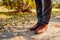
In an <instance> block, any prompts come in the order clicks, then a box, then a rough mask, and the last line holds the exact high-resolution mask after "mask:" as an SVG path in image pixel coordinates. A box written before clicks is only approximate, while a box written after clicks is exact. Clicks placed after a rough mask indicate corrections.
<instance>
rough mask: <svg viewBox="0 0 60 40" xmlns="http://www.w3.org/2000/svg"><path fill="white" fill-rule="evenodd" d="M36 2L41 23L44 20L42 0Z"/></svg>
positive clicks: (39, 22)
mask: <svg viewBox="0 0 60 40" xmlns="http://www.w3.org/2000/svg"><path fill="white" fill-rule="evenodd" d="M35 3H36V12H37V18H38V22H37V23H38V24H39V25H40V24H41V20H42V1H41V0H35Z"/></svg>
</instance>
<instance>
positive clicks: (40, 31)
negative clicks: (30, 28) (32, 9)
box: [35, 24, 48, 34]
mask: <svg viewBox="0 0 60 40" xmlns="http://www.w3.org/2000/svg"><path fill="white" fill-rule="evenodd" d="M47 28H48V25H47V24H44V25H41V26H39V27H38V28H37V29H36V30H35V34H41V33H43V32H45V31H46V30H47Z"/></svg>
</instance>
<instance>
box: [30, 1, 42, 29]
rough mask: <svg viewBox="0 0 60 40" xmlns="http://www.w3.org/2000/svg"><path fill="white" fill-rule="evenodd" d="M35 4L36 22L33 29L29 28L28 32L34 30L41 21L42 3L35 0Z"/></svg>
mask: <svg viewBox="0 0 60 40" xmlns="http://www.w3.org/2000/svg"><path fill="white" fill-rule="evenodd" d="M35 3H36V12H37V18H38V22H37V24H36V25H35V26H34V27H32V28H30V30H36V29H37V28H38V26H39V25H40V23H41V20H42V2H41V0H35Z"/></svg>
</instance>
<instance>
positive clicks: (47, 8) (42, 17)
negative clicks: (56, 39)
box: [35, 0, 52, 25]
mask: <svg viewBox="0 0 60 40" xmlns="http://www.w3.org/2000/svg"><path fill="white" fill-rule="evenodd" d="M43 1H44V2H43V3H44V5H43V8H42V0H35V2H36V11H37V17H38V23H39V25H43V24H48V22H49V19H50V16H51V8H52V5H51V0H43ZM42 11H43V12H42Z"/></svg>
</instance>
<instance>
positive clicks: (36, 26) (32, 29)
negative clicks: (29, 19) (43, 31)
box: [30, 23, 39, 31]
mask: <svg viewBox="0 0 60 40" xmlns="http://www.w3.org/2000/svg"><path fill="white" fill-rule="evenodd" d="M38 27H39V25H38V23H37V24H36V25H35V26H33V27H31V28H30V30H31V31H34V30H36V29H37V28H38Z"/></svg>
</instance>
